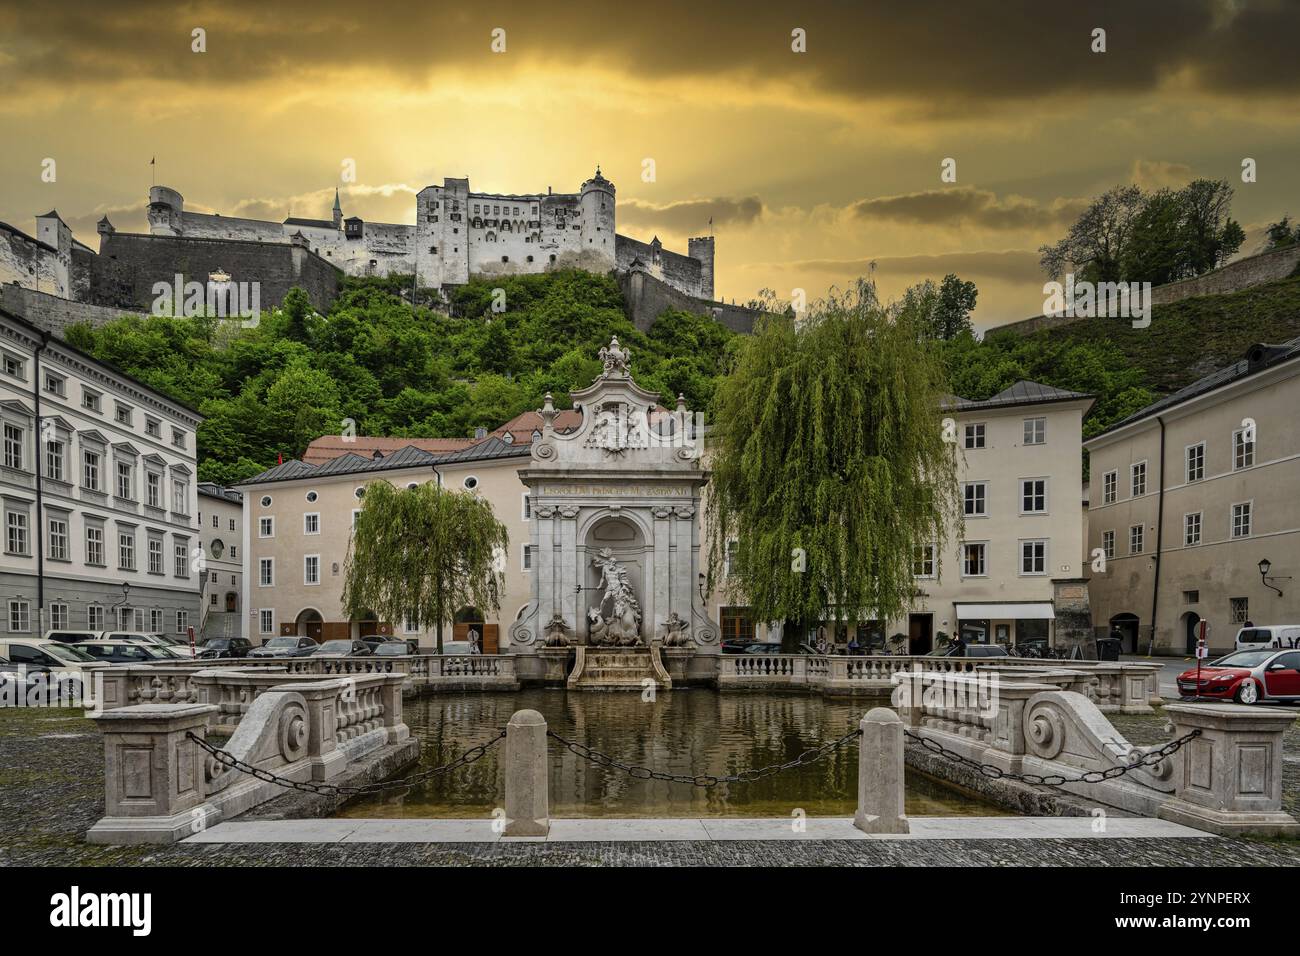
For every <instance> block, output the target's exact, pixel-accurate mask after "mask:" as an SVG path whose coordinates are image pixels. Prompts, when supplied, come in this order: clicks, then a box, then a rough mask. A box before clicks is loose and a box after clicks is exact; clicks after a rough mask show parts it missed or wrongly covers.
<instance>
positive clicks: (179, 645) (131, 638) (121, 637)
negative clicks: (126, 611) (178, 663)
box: [90, 631, 194, 660]
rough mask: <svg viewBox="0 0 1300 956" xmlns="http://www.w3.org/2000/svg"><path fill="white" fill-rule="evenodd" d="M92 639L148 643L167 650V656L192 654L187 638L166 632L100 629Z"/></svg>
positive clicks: (188, 655)
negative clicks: (97, 634)
mask: <svg viewBox="0 0 1300 956" xmlns="http://www.w3.org/2000/svg"><path fill="white" fill-rule="evenodd" d="M90 640H92V641H116V642H118V643H121V642H122V641H126V642H127V643H130V644H148V645H150V646H151V647H157V648H161V649H162V650H165V651H168V652H169V653H168V655H167V656H169V657H173V658H184V659H185V660H189V659H190V657H192V656H194V655H192V654H191V653H190V642H189V640H188V639H187V638H178V637H174V636H171V635H168V634H158V633H156V632H155V633H150V632H148V631H102V632H100V634H99V636H98V637H93V638H90Z"/></svg>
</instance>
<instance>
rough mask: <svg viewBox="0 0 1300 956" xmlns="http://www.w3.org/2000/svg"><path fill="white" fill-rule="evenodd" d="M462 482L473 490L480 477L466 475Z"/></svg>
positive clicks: (467, 488)
mask: <svg viewBox="0 0 1300 956" xmlns="http://www.w3.org/2000/svg"><path fill="white" fill-rule="evenodd" d="M461 484H462V485H463V486H464V487H465V489H466V490H467V491H473V490H474V489H475V488H477V487H478V479H477V478H476V477H474V476H473V475H466V476H465V480H464V481H462V482H461ZM358 490H359V489H358ZM357 497H358V498H360V497H361V496H360V495H357Z"/></svg>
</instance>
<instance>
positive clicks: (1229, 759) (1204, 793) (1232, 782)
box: [1156, 703, 1300, 836]
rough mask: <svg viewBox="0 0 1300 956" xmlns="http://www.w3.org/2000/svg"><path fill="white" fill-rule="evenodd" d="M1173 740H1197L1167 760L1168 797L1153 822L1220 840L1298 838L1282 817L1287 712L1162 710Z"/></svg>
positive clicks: (1290, 717)
mask: <svg viewBox="0 0 1300 956" xmlns="http://www.w3.org/2000/svg"><path fill="white" fill-rule="evenodd" d="M1165 712H1166V713H1168V714H1169V717H1170V719H1171V720H1172V721H1173V724H1174V737H1175V739H1176V738H1178V737H1182V736H1183V735H1185V734H1187V733H1188V732H1189V731H1191V730H1193V729H1199V730H1200V731H1201V735H1200V736H1199V737H1197V738H1195V739H1193V740H1190V741H1188V742H1187V743H1186V744H1184V745H1183V747H1182V749H1180V750H1179V751H1178V752H1177V753H1176V754H1174V756H1173V758H1172V759H1173V761H1174V798H1173V799H1172V800H1170V801H1168V802H1166V803H1164V804H1162V805H1161V806H1160V808H1159V809H1158V810H1157V811H1156V815H1157V816H1159V817H1160V818H1161V819H1163V820H1172V821H1173V822H1175V823H1181V824H1184V825H1185V826H1189V827H1195V828H1196V829H1198V830H1209V831H1210V832H1211V833H1218V834H1220V835H1221V836H1243V835H1251V836H1298V835H1300V823H1297V822H1296V820H1295V818H1293V817H1292V816H1290V815H1289V814H1287V813H1284V812H1283V811H1282V737H1283V735H1284V734H1285V733H1286V731H1287V729H1288V728H1289V727H1290V726H1291V724H1292V723H1293V722H1294V721H1295V714H1294V713H1291V712H1289V711H1277V710H1271V709H1269V708H1265V707H1243V706H1240V705H1238V704H1217V703H1216V704H1183V703H1170V704H1167V705H1165Z"/></svg>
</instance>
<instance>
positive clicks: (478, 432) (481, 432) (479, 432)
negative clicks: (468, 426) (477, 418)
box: [474, 425, 487, 439]
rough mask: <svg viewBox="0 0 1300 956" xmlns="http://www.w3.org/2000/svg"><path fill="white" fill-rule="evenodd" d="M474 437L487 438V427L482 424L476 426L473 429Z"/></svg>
mask: <svg viewBox="0 0 1300 956" xmlns="http://www.w3.org/2000/svg"><path fill="white" fill-rule="evenodd" d="M474 437H475V438H476V439H477V438H487V429H486V428H484V427H483V426H482V425H480V426H478V428H476V429H474Z"/></svg>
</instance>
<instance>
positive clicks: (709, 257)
mask: <svg viewBox="0 0 1300 956" xmlns="http://www.w3.org/2000/svg"><path fill="white" fill-rule="evenodd" d="M686 254H687V255H688V256H690V257H691V258H692V259H698V260H699V261H700V298H701V299H708V300H710V301H712V299H713V237H712V236H701V237H699V238H698V239H688V240H686Z"/></svg>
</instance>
